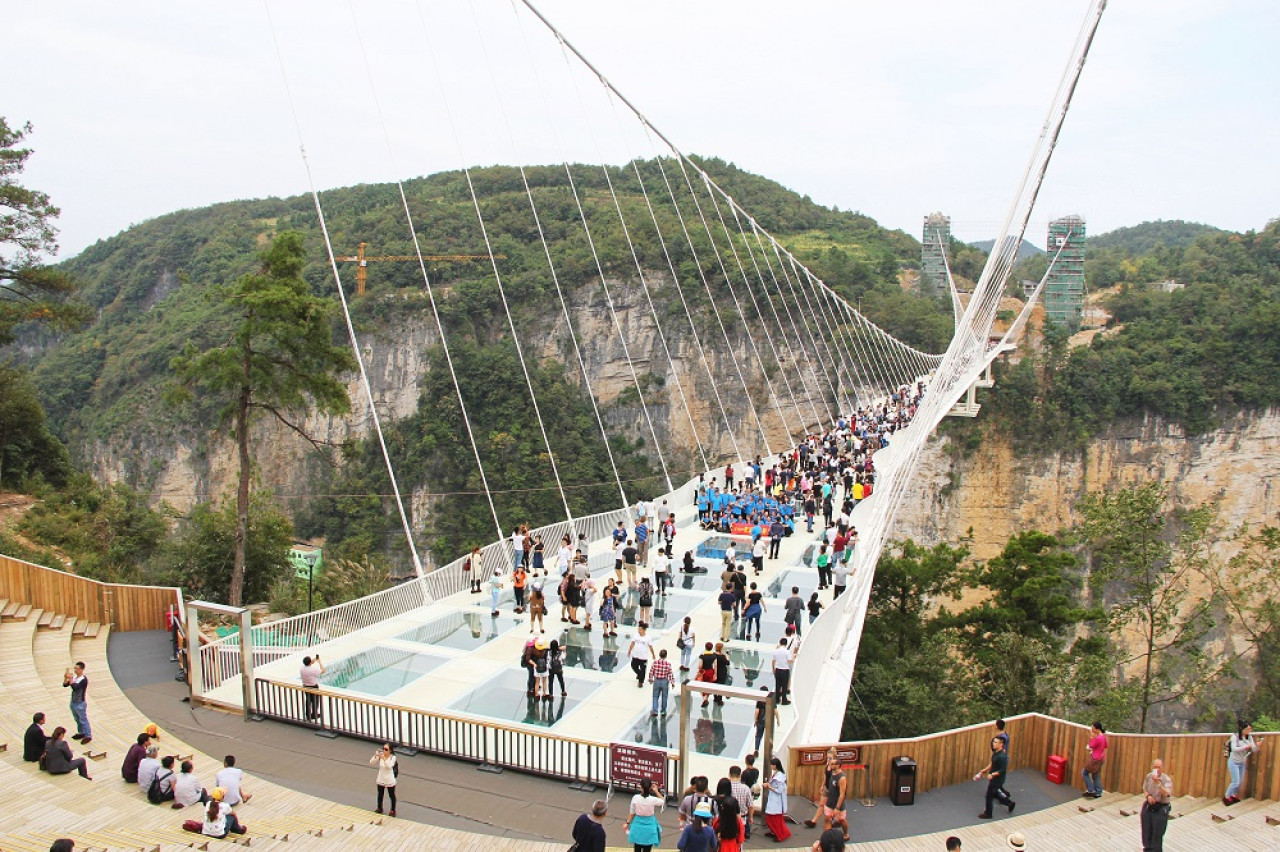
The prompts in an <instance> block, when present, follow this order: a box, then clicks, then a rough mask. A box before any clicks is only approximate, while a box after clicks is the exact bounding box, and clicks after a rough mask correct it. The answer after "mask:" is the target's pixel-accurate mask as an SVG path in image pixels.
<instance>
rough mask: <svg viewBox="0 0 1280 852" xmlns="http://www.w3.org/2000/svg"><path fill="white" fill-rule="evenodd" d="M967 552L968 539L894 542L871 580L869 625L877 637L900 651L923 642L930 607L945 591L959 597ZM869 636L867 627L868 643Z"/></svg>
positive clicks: (892, 653)
mask: <svg viewBox="0 0 1280 852" xmlns="http://www.w3.org/2000/svg"><path fill="white" fill-rule="evenodd" d="M968 555H969V548H968V546H967V545H961V546H959V547H952V546H951V545H948V544H946V543H939V544H936V545H934V546H933V547H931V548H926V547H924V546H923V545H919V544H916V543H915V542H914V541H912V540H911V539H907V540H906V541H895V542H893V543H892V544H890V546H889V548H888V549H886V550H885V552H884V553H882V554H881V556H880V561H879V563H878V564H877V566H876V576H875V579H874V580H872V584H871V600H870V602H869V604H868V608H867V625H868V627H871V625H874V629H873V630H870V631H869V635H870V637H871V639H872V642H873V643H874V644H879V645H880V646H881V647H883V648H884V649H885V650H886V651H888V654H887V655H888V656H895V657H905V656H906V655H907V653H908V651H910V650H913V649H915V648H917V647H919V645H920V644H921V643H922V642H923V641H924V638H925V637H926V636H927V635H928V634H929V632H930V626H929V614H930V610H929V607H930V606H931V605H932V604H933V603H934V602H935V601H936V599H938V598H941V597H951V598H953V599H956V600H958V599H959V597H960V590H961V587H962V574H961V571H960V564H961V563H962V562H963V561H964V560H965V558H966V557H968ZM867 636H868V634H867V633H864V636H863V642H864V643H865V642H866V640H867Z"/></svg>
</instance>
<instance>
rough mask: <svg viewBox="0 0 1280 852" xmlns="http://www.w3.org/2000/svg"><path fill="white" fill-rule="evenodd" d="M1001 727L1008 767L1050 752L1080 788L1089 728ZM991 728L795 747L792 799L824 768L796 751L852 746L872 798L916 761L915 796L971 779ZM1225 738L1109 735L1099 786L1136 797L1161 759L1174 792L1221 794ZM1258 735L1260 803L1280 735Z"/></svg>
mask: <svg viewBox="0 0 1280 852" xmlns="http://www.w3.org/2000/svg"><path fill="white" fill-rule="evenodd" d="M1005 723H1006V728H1005V730H1006V732H1007V733H1008V734H1009V735H1010V739H1011V743H1010V749H1009V758H1010V765H1009V768H1010V769H1011V770H1013V769H1035V770H1038V771H1044V770H1045V769H1046V765H1047V762H1048V759H1049V756H1050V755H1052V754H1056V755H1059V756H1063V757H1066V758H1067V771H1066V776H1065V778H1064V782H1065V783H1067V784H1069V785H1071V786H1073V787H1075V788H1076V789H1080V790H1083V789H1084V782H1083V779H1082V778H1081V775H1080V771H1081V768H1082V767H1083V765H1084V762H1085V750H1086V745H1087V743H1088V740H1089V737H1090V729H1089V728H1088V727H1087V726H1085V725H1081V724H1078V723H1076V722H1070V721H1067V720H1065V719H1057V718H1054V717H1052V716H1046V715H1044V714H1041V713H1022V714H1019V715H1017V716H1008V717H1006V718H1005ZM995 730H996V729H995V727H994V722H982V723H979V724H975V725H968V726H965V727H963V728H954V729H951V730H948V731H939V732H937V733H933V734H925V735H922V736H919V737H902V738H897V739H887V740H862V741H856V742H841V743H814V744H805V745H802V746H795V747H793V748H792V749H791V753H790V756H789V757H790V759H789V768H788V785H789V787H790V788H791V790H792V791H794V792H795V793H797V794H800V795H807V796H811V797H812V796H814V795H816V794H817V793H818V792H819V789H820V788H821V786H822V780H823V775H824V768H823V766H821V765H816V764H810V765H802V764H801V763H800V754H801V752H802V751H807V752H813V751H818V750H825V749H827V748H829V747H831V746H836V747H844V748H849V747H853V746H856V747H858V749H859V752H860V756H859V760H860V761H861V762H863V763H865V764H867V774H868V783H869V785H870V794H871V795H872V796H885V795H888V793H889V791H890V789H891V788H892V786H893V777H892V766H891V764H892V761H893V758H894V757H897V756H899V755H903V756H907V757H912V758H914V759H915V760H916V763H917V772H916V790H917V791H918V792H924V791H927V790H932V789H936V788H938V787H946V786H950V785H953V784H961V783H964V782H966V781H968V780H969V779H971V778H972V777H973V773H974V772H976V771H977V770H978V769H980V768H981V767H982V766H983V765H985V763H986V761H987V760H988V759H989V758H990V751H989V749H990V745H989V744H990V740H991V736H992V735H994V734H995ZM1230 736H1231V735H1230V734H1229V733H1200V734H1195V733H1169V734H1129V733H1117V732H1112V731H1108V732H1107V739H1108V742H1109V747H1108V750H1107V759H1106V762H1105V764H1104V765H1103V768H1102V773H1101V782H1102V787H1103V789H1105V790H1111V791H1118V792H1122V793H1133V794H1137V793H1140V792H1141V790H1142V779H1143V777H1144V776H1145V774H1146V772H1147V771H1148V770H1149V768H1150V761H1151V760H1152V759H1153V758H1155V757H1162V758H1164V761H1165V765H1166V767H1167V770H1168V771H1169V773H1170V774H1171V775H1172V777H1173V779H1174V793H1175V795H1179V796H1184V795H1191V796H1210V797H1219V796H1221V795H1222V794H1223V791H1224V790H1226V787H1227V783H1228V772H1227V767H1226V759H1225V758H1224V757H1223V756H1222V745H1223V743H1224V742H1226V740H1227V739H1228V738H1229V737H1230ZM1261 736H1263V737H1265V738H1266V739H1271V740H1273V742H1271V743H1268V744H1267V745H1266V747H1264V748H1263V749H1262V752H1261V753H1260V754H1258V755H1256V756H1254V757H1253V758H1252V759H1251V760H1250V763H1249V772H1248V778H1247V779H1246V786H1245V789H1246V793H1247V794H1248V795H1250V796H1252V797H1254V798H1259V799H1276V798H1280V755H1277V754H1276V753H1275V752H1276V751H1277V749H1280V736H1275V737H1271V736H1268V735H1266V734H1262V735H1261Z"/></svg>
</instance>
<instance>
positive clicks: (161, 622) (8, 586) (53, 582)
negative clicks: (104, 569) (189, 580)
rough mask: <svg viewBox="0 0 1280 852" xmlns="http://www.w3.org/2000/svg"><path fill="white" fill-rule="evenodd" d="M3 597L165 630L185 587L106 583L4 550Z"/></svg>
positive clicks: (116, 624) (122, 625) (124, 627)
mask: <svg viewBox="0 0 1280 852" xmlns="http://www.w3.org/2000/svg"><path fill="white" fill-rule="evenodd" d="M0 596H3V597H5V598H7V599H9V600H16V601H21V602H22V603H27V604H31V606H33V607H36V608H39V609H43V610H47V611H49V612H57V613H61V614H63V615H69V616H74V617H75V618H83V619H85V620H87V621H94V622H98V623H100V624H106V625H110V626H111V627H112V628H113V629H115V630H117V631H122V632H127V631H131V630H164V629H166V627H167V625H166V623H165V613H166V612H167V610H168V608H169V606H170V605H172V604H176V605H178V606H179V607H181V605H182V590H181V589H179V588H177V587H174V586H144V585H131V584H128V583H105V582H103V581H101V580H94V579H91V578H89V577H81V576H79V575H78V574H72V573H70V572H68V571H63V570H60V569H57V568H49V567H47V566H44V565H37V564H35V563H33V562H27V561H25V560H22V559H14V558H13V557H10V556H4V555H0Z"/></svg>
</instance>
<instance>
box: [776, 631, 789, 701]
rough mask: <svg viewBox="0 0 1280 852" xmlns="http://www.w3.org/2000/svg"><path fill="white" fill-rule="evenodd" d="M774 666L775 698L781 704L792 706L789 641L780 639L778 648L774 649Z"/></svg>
mask: <svg viewBox="0 0 1280 852" xmlns="http://www.w3.org/2000/svg"><path fill="white" fill-rule="evenodd" d="M772 665H773V682H774V684H775V686H774V689H775V692H776V696H775V698H776V699H777V702H778V703H779V704H790V703H791V698H790V687H791V650H790V649H789V648H787V640H786V639H785V638H783V639H780V640H779V641H778V647H776V648H774V649H773V664H772Z"/></svg>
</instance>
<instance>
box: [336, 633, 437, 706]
mask: <svg viewBox="0 0 1280 852" xmlns="http://www.w3.org/2000/svg"><path fill="white" fill-rule="evenodd" d="M449 659H450V658H448V657H441V656H436V655H434V654H423V653H419V652H417V651H405V650H403V649H400V648H388V647H386V646H385V645H375V646H374V647H372V648H369V649H368V650H365V651H361V652H360V653H358V654H352V655H351V656H350V657H347V658H345V659H342V660H339V661H338V662H336V663H332V664H330V665H329V666H328V667H327V669H326V671H325V673H324V674H323V675H321V676H320V683H322V684H323V685H325V686H331V687H335V688H339V689H347V690H350V691H352V692H363V693H365V694H366V695H376V696H379V697H386V696H388V695H390V694H391V693H393V692H395V691H397V690H399V689H402V688H403V687H406V686H408V685H409V684H411V683H413V682H414V681H415V680H417V679H418V678H420V677H422V676H423V675H424V674H427V673H428V672H430V671H432V670H433V669H436V668H438V667H439V666H441V665H443V664H444V663H447V662H448V661H449Z"/></svg>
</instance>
